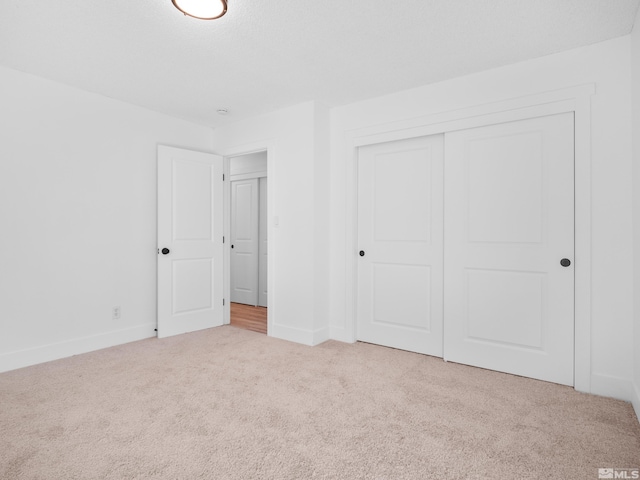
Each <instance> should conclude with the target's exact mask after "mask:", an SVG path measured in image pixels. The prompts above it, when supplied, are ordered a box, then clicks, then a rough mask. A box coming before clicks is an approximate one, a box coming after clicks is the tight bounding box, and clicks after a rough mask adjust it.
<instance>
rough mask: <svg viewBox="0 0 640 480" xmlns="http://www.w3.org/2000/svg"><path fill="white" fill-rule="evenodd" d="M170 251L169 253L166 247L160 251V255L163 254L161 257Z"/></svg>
mask: <svg viewBox="0 0 640 480" xmlns="http://www.w3.org/2000/svg"><path fill="white" fill-rule="evenodd" d="M170 251H171V250H169V249H168V248H166V247H165V248H163V249H162V254H163V255H166V254H168V253H169V252H170Z"/></svg>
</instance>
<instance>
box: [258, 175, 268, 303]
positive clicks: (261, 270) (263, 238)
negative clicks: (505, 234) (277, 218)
mask: <svg viewBox="0 0 640 480" xmlns="http://www.w3.org/2000/svg"><path fill="white" fill-rule="evenodd" d="M258 189H259V190H260V202H259V203H260V206H259V211H260V213H259V215H258V216H259V217H260V220H259V222H260V225H259V227H258V231H259V233H258V235H259V237H260V246H259V247H258V254H259V257H260V260H259V261H258V305H260V306H261V307H266V306H267V258H268V257H267V255H268V251H269V249H268V248H267V247H268V244H269V242H268V241H267V239H268V234H267V177H260V182H259V187H258Z"/></svg>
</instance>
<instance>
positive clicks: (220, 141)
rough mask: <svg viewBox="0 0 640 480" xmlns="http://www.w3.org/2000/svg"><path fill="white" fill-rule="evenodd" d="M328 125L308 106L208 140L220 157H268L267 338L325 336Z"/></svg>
mask: <svg viewBox="0 0 640 480" xmlns="http://www.w3.org/2000/svg"><path fill="white" fill-rule="evenodd" d="M328 118H329V112H328V109H326V108H324V107H322V106H320V105H318V104H317V103H315V102H308V103H304V104H300V105H296V106H293V107H289V108H285V109H282V110H279V111H277V112H274V113H271V114H268V115H263V116H259V117H254V118H250V119H248V120H243V121H240V122H237V123H234V124H230V125H227V126H223V127H220V128H217V129H215V130H214V133H213V139H214V146H215V150H216V152H217V153H220V154H222V155H225V156H227V157H231V156H236V155H239V154H242V153H248V152H252V151H258V150H263V149H265V148H266V149H267V150H268V152H267V154H268V177H269V193H268V195H269V198H268V201H267V204H268V209H269V226H268V228H269V268H268V270H269V282H270V283H269V335H271V336H274V337H278V338H283V339H287V340H292V341H296V342H300V343H304V344H307V345H315V344H318V343H320V342H322V341H324V340H326V339H327V338H328V336H329V328H328V317H327V315H328V303H329V301H328V289H329V287H328V265H327V263H328V262H327V258H328V248H329V247H328V241H329V233H328V231H329V228H328V227H329V221H328V215H329V213H328V209H329V206H328V183H327V179H328V175H329V173H328V171H329V170H328V169H329V161H328V158H327V151H328V138H329V133H328V132H329V130H328ZM275 217H277V219H278V225H277V226H276V225H275Z"/></svg>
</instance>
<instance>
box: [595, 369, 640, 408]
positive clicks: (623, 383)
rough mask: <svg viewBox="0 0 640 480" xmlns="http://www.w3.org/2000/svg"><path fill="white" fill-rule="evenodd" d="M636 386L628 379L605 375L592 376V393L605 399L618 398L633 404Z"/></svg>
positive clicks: (596, 374)
mask: <svg viewBox="0 0 640 480" xmlns="http://www.w3.org/2000/svg"><path fill="white" fill-rule="evenodd" d="M633 390H634V386H633V383H632V382H631V380H628V379H626V378H620V377H614V376H611V375H604V374H601V373H592V374H591V393H593V394H594V395H601V396H603V397H612V398H617V399H618V400H625V401H627V402H631V401H632V398H633Z"/></svg>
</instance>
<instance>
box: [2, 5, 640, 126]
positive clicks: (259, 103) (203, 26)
mask: <svg viewBox="0 0 640 480" xmlns="http://www.w3.org/2000/svg"><path fill="white" fill-rule="evenodd" d="M639 2H640V0H402V1H392V0H343V1H338V0H325V1H317V0H229V10H228V13H227V15H225V16H224V17H223V18H221V19H219V20H214V21H202V20H196V19H193V18H189V17H185V16H183V15H182V14H181V13H180V12H179V11H178V10H176V9H175V8H174V7H173V5H172V3H171V0H102V1H98V0H0V65H4V66H7V67H10V68H14V69H17V70H21V71H25V72H30V73H33V74H36V75H40V76H42V77H46V78H50V79H53V80H56V81H59V82H62V83H66V84H69V85H73V86H75V87H78V88H81V89H83V90H87V91H91V92H96V93H99V94H102V95H105V96H108V97H112V98H117V99H120V100H124V101H126V102H130V103H133V104H136V105H140V106H143V107H147V108H150V109H153V110H157V111H160V112H164V113H167V114H170V115H173V116H176V117H180V118H184V119H188V120H191V121H194V122H197V123H201V124H205V125H211V126H217V125H220V124H222V123H224V122H229V121H235V120H238V119H240V118H244V117H247V116H251V115H255V114H259V113H263V112H268V111H271V110H275V109H278V108H281V107H285V106H289V105H294V104H296V103H300V102H303V101H307V100H319V101H321V102H324V103H326V104H327V105H329V106H336V105H343V104H347V103H351V102H354V101H358V100H362V99H366V98H370V97H375V96H378V95H383V94H386V93H391V92H395V91H399V90H403V89H407V88H412V87H416V86H419V85H424V84H428V83H433V82H437V81H441V80H445V79H448V78H452V77H456V76H459V75H464V74H468V73H472V72H477V71H481V70H486V69H489V68H493V67H497V66H501V65H506V64H509V63H514V62H518V61H522V60H526V59H530V58H535V57H539V56H542V55H547V54H551V53H555V52H559V51H562V50H567V49H570V48H575V47H578V46H582V45H587V44H591V43H596V42H600V41H603V40H607V39H611V38H614V37H618V36H621V35H626V34H628V33H629V32H630V31H631V29H632V27H633V19H634V18H635V13H636V10H637V8H638V4H639ZM219 108H227V109H228V110H229V111H230V114H229V115H227V116H225V117H222V116H220V115H217V114H216V110H217V109H219Z"/></svg>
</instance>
